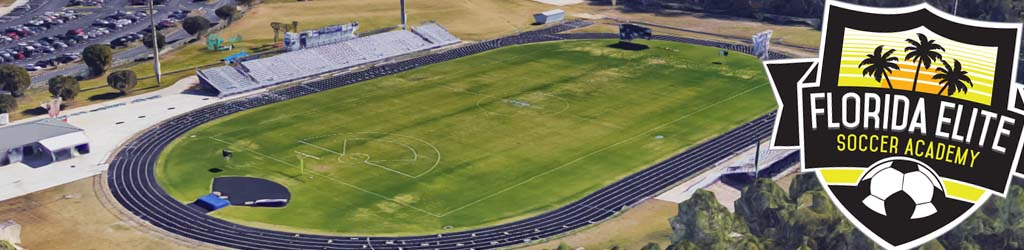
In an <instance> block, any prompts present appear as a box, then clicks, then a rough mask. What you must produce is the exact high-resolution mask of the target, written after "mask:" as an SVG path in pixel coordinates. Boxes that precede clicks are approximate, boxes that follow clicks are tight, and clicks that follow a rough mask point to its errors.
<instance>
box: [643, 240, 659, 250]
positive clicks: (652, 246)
mask: <svg viewBox="0 0 1024 250" xmlns="http://www.w3.org/2000/svg"><path fill="white" fill-rule="evenodd" d="M640 250H661V245H658V243H654V242H648V243H647V245H644V247H642V248H640Z"/></svg>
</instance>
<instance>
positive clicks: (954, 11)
mask: <svg viewBox="0 0 1024 250" xmlns="http://www.w3.org/2000/svg"><path fill="white" fill-rule="evenodd" d="M958 5H960V0H956V1H953V15H954V16H955V15H956V7H957V6H958Z"/></svg>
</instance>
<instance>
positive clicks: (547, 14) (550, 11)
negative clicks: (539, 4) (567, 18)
mask: <svg viewBox="0 0 1024 250" xmlns="http://www.w3.org/2000/svg"><path fill="white" fill-rule="evenodd" d="M540 14H541V15H545V16H554V15H558V14H565V11H564V10H562V9H553V10H549V11H545V12H541V13H540Z"/></svg>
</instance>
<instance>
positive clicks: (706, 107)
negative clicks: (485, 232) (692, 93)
mask: <svg viewBox="0 0 1024 250" xmlns="http://www.w3.org/2000/svg"><path fill="white" fill-rule="evenodd" d="M764 86H767V84H764V85H757V86H754V87H751V88H749V89H746V90H744V91H742V92H739V93H736V94H734V95H732V96H729V97H728V98H725V99H721V100H718V101H717V102H714V103H711V104H708V105H706V106H704V107H701V108H700V109H698V110H694V111H692V112H690V113H687V114H685V115H683V116H680V117H679V118H676V119H675V120H672V121H669V122H666V123H663V124H661V125H658V126H657V127H654V128H651V129H649V130H647V131H644V132H641V133H639V134H637V135H634V136H633V137H630V138H626V139H624V140H622V141H619V142H616V143H615V144H612V145H608V146H606V147H603V148H601V149H598V150H595V151H594V152H590V153H589V154H586V155H583V156H580V157H579V158H576V159H574V160H572V161H569V162H567V163H565V164H562V165H560V166H558V167H555V168H552V169H548V170H547V171H544V172H542V173H539V174H537V175H534V176H532V177H530V178H528V179H526V180H523V181H522V182H519V183H516V184H515V185H512V186H509V187H506V188H504V189H502V190H499V191H498V192H494V193H491V194H490V195H488V196H484V197H483V198H480V199H478V200H476V201H473V202H470V203H469V204H466V205H463V206H461V207H458V208H456V209H454V210H451V211H448V212H446V213H443V214H441V216H448V215H449V214H452V213H454V212H458V211H459V210H462V209H465V208H467V207H470V206H473V205H476V204H477V203H480V202H482V201H484V200H487V199H490V198H491V197H494V196H498V195H499V194H502V193H504V192H507V191H509V190H512V189H514V188H516V187H519V186H522V185H523V184H526V183H528V182H531V181H533V180H535V179H537V178H538V177H540V176H543V175H547V174H549V173H551V172H554V171H555V170H559V169H562V168H564V167H566V166H569V165H572V164H573V163H576V162H578V161H580V160H583V159H585V158H587V157H590V156H592V155H594V154H597V153H600V152H603V151H605V150H608V149H610V148H613V147H615V146H618V145H620V144H623V143H626V142H627V141H632V140H633V139H636V138H638V137H640V136H643V135H646V134H648V133H650V132H652V131H655V130H658V129H661V128H663V127H665V126H668V125H669V124H673V123H676V122H678V121H680V120H683V119H686V118H688V117H690V116H693V115H694V114H697V113H700V112H703V111H704V110H708V109H710V108H712V107H715V106H718V105H719V104H722V103H723V102H726V101H729V100H732V99H735V98H736V97H739V96H741V95H744V94H746V93H748V92H750V91H754V90H755V89H758V88H761V87H764Z"/></svg>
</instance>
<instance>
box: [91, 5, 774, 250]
mask: <svg viewBox="0 0 1024 250" xmlns="http://www.w3.org/2000/svg"><path fill="white" fill-rule="evenodd" d="M570 24H571V25H570ZM586 25H589V23H585V22H584V23H580V22H574V23H568V24H563V25H559V26H555V27H551V28H547V29H543V30H538V31H530V32H525V33H522V34H517V35H514V36H509V37H504V38H499V39H496V40H491V41H486V42H481V43H476V44H472V45H468V46H464V47H459V48H456V49H452V50H449V51H445V52H441V53H436V54H430V55H426V56H423V57H419V58H414V59H409V60H406V61H401V62H396V63H392V64H387V65H381V66H376V67H372V68H370V69H367V70H365V71H360V72H354V73H348V74H344V75H339V76H336V77H332V78H329V79H325V80H319V81H314V82H308V83H303V84H299V85H295V86H291V87H287V88H280V89H276V90H272V91H268V92H265V93H262V94H258V95H253V96H250V97H245V98H238V99H234V100H230V101H226V102H221V103H218V104H213V105H210V106H207V107H204V108H201V109H197V110H194V111H191V112H188V113H186V114H184V115H181V116H178V117H175V118H172V119H170V120H168V121H166V122H164V123H161V124H160V125H158V126H155V127H152V128H151V129H150V130H147V131H145V132H143V133H142V134H141V135H139V136H138V137H135V138H134V139H132V140H131V141H129V142H127V143H126V144H124V147H123V148H122V150H121V151H120V152H117V153H116V156H115V157H114V160H113V161H112V162H111V164H110V169H109V172H108V184H109V186H110V188H111V192H112V195H113V196H114V197H115V199H116V200H117V201H118V202H119V203H121V204H122V205H123V206H124V207H125V208H126V209H127V210H129V211H131V212H132V213H133V214H134V215H136V216H138V217H139V218H140V219H142V220H145V221H147V222H149V223H150V224H152V225H154V226H156V227H158V228H161V229H163V230H166V231H167V232H170V233H174V234H177V235H181V236H184V237H187V238H190V239H194V240H199V241H203V242H207V243H212V244H217V245H220V246H224V247H231V248H239V249H375V250H379V249H490V248H502V247H509V246H514V245H519V244H523V243H525V242H532V241H537V240H540V239H545V238H548V237H552V236H556V235H560V234H565V233H567V232H570V231H572V230H576V229H579V228H582V227H585V226H587V225H590V224H594V223H598V222H601V221H603V220H606V219H608V218H611V217H612V216H614V215H616V214H617V213H619V212H620V211H621V210H623V209H624V208H628V207H630V206H633V205H636V204H637V203H639V202H641V201H643V200H645V199H647V198H649V197H652V196H653V195H655V194H657V193H658V192H659V191H661V190H664V189H666V188H668V187H671V186H672V185H674V184H675V183H677V182H679V181H681V180H684V179H686V178H688V177H690V176H692V175H694V174H696V173H699V172H700V171H701V170H702V169H704V168H706V167H708V166H711V165H712V164H714V163H716V162H718V161H720V160H723V159H726V158H728V157H730V156H731V155H732V154H733V153H734V152H737V151H740V150H743V149H745V148H747V147H748V146H749V145H750V142H751V141H752V140H758V139H763V138H767V137H768V136H770V135H771V129H772V126H773V125H774V124H773V121H774V120H773V119H774V113H772V114H767V115H765V116H762V117H759V118H757V119H755V120H753V121H751V122H749V123H747V124H743V125H742V126H739V127H738V128H735V129H733V130H731V131H729V132H726V133H725V134H722V135H720V136H718V137H715V138H712V139H711V140H709V141H706V142H704V143H701V144H699V145H696V146H694V147H692V148H690V149H688V150H686V151H685V152H683V153H680V154H678V155H676V156H674V157H672V158H670V159H668V160H665V161H663V162H660V163H657V164H655V165H653V166H651V167H650V168H647V169H644V170H642V171H640V172H638V173H635V174H633V175H630V176H628V177H626V178H624V179H622V180H619V181H617V182H615V183H613V184H611V185H609V186H607V187H604V188H602V189H600V190H597V191H596V192H594V193H591V194H590V195H587V196H586V197H584V198H583V199H580V200H578V201H576V202H573V203H571V204H569V205H566V206H563V207H561V208H558V209H555V210H553V211H549V212H546V213H543V214H540V215H537V216H534V217H530V218H526V219H523V220H520V221H515V222H510V223H507V224H502V225H497V226H492V227H488V228H482V229H475V230H468V231H461V232H453V233H445V234H438V235H422V236H404V237H364V236H329V235H307V234H296V233H291V232H282V231H273V230H267V229H260V228H253V227H248V226H242V225H238V224H234V223H231V222H228V221H224V220H221V219H217V218H214V217H210V216H208V215H206V214H205V213H202V212H200V211H196V210H194V209H192V208H189V207H188V206H186V205H184V204H182V203H180V202H178V201H176V200H175V199H174V198H173V197H171V196H170V195H168V194H167V193H165V192H164V191H163V189H162V188H161V187H160V186H159V184H158V183H157V182H156V178H155V175H154V166H155V164H156V161H157V159H158V157H159V156H160V153H161V151H162V150H163V149H164V148H166V147H167V145H168V144H170V143H171V142H172V141H173V140H175V139H176V138H177V137H179V136H181V135H182V134H184V133H185V132H187V131H189V130H191V129H192V128H195V127H197V126H200V125H202V124H204V123H206V122H209V121H212V120H215V119H218V118H220V117H224V116H227V115H230V114H233V113H237V112H241V111H244V110H248V109H251V108H255V107H259V106H263V105H268V104H272V103H276V102H280V101H284V100H288V99H292V98H296V97H300V96H305V95H309V94H314V93H317V92H320V91H324V90H327V89H332V88H338V87H342V86H347V85H351V84H357V83H360V82H362V81H366V80H369V79H374V78H377V77H383V76H387V75H390V74H394V73H398V72H403V71H407V70H411V69H415V68H418V67H421V66H424V65H429V64H434V63H440V62H445V61H448V60H452V59H456V58H460V57H463V56H468V55H472V54H476V53H480V52H484V51H488V50H492V49H496V48H501V47H504V46H508V45H515V44H525V43H535V42H546V41H554V40H566V39H592V38H614V37H616V35H615V34H558V33H559V32H562V31H565V30H569V29H572V28H576V27H581V26H586ZM565 26H571V27H565ZM655 39H657V40H666V41H677V42H692V43H696V44H700V45H708V46H716V47H720V48H731V49H735V50H737V51H740V52H747V51H750V48H749V47H743V46H739V47H737V46H736V45H728V44H721V43H715V42H710V41H701V40H693V39H688V38H679V37H670V36H657V37H655Z"/></svg>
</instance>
